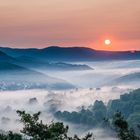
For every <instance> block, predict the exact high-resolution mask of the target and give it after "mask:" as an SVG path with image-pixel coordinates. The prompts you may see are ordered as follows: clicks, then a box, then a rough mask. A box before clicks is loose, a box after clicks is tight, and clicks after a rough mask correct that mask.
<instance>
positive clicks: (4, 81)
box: [0, 62, 74, 90]
mask: <svg viewBox="0 0 140 140" xmlns="http://www.w3.org/2000/svg"><path fill="white" fill-rule="evenodd" d="M38 88H43V89H45V88H47V89H70V88H74V86H73V85H71V84H69V83H68V82H66V81H64V80H61V79H57V78H53V77H50V76H47V75H44V74H42V73H40V72H36V71H34V70H30V69H27V68H24V67H21V66H18V65H15V64H11V63H7V62H0V90H19V89H38Z"/></svg>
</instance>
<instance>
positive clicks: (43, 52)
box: [0, 46, 140, 62]
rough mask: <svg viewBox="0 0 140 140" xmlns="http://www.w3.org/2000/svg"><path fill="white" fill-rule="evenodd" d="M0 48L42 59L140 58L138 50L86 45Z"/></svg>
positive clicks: (13, 53)
mask: <svg viewBox="0 0 140 140" xmlns="http://www.w3.org/2000/svg"><path fill="white" fill-rule="evenodd" d="M0 50H1V51H3V52H5V53H7V54H8V55H10V56H13V57H19V56H22V55H23V54H24V55H26V56H29V57H35V58H38V59H41V60H44V61H57V62H58V61H91V60H92V61H93V60H133V59H140V51H122V52H121V51H116V52H114V51H101V50H94V49H91V48H86V47H58V46H50V47H47V48H43V49H36V48H29V49H18V48H17V49H13V48H4V47H0Z"/></svg>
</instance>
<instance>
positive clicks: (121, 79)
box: [115, 72, 140, 83]
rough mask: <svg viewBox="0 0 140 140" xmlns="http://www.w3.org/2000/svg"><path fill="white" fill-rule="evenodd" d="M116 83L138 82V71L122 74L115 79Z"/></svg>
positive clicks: (139, 74) (139, 80) (139, 79)
mask: <svg viewBox="0 0 140 140" xmlns="http://www.w3.org/2000/svg"><path fill="white" fill-rule="evenodd" d="M115 82H117V83H132V82H140V72H136V73H130V74H128V75H124V76H122V77H119V78H117V79H116V80H115Z"/></svg>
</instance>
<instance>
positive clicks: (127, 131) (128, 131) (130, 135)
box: [113, 112, 140, 140]
mask: <svg viewBox="0 0 140 140" xmlns="http://www.w3.org/2000/svg"><path fill="white" fill-rule="evenodd" d="M113 126H114V127H115V130H116V132H117V134H118V137H119V139H120V140H140V138H139V137H138V136H137V135H136V133H135V131H134V129H132V128H129V125H128V123H127V121H126V120H125V118H124V117H123V116H122V114H121V112H117V113H116V114H115V115H114V117H113Z"/></svg>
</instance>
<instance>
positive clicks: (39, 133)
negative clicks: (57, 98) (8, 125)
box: [17, 111, 94, 140]
mask: <svg viewBox="0 0 140 140" xmlns="http://www.w3.org/2000/svg"><path fill="white" fill-rule="evenodd" d="M17 113H18V115H19V116H20V117H21V122H22V123H23V124H24V127H23V130H21V133H23V134H25V135H26V136H29V137H31V140H93V139H94V138H92V134H90V133H89V134H87V135H86V136H85V137H84V138H82V139H80V138H79V137H78V136H77V135H75V136H74V137H69V136H68V135H67V133H68V129H69V128H68V126H66V127H65V126H64V124H63V123H60V122H57V123H54V122H52V123H51V124H50V125H47V124H43V122H42V121H39V115H40V112H38V113H35V114H33V115H31V114H28V113H26V112H25V111H17Z"/></svg>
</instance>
